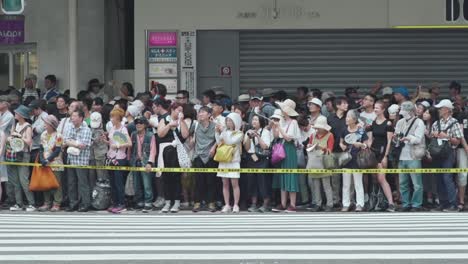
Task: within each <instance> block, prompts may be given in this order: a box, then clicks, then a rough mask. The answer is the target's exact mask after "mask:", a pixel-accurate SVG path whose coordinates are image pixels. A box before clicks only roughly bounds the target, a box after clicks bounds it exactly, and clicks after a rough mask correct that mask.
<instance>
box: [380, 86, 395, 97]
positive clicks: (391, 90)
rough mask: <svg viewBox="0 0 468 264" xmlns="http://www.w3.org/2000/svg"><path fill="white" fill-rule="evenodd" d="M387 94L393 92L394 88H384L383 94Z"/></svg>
mask: <svg viewBox="0 0 468 264" xmlns="http://www.w3.org/2000/svg"><path fill="white" fill-rule="evenodd" d="M386 94H393V88H392V87H390V86H387V87H385V88H383V89H382V95H386Z"/></svg>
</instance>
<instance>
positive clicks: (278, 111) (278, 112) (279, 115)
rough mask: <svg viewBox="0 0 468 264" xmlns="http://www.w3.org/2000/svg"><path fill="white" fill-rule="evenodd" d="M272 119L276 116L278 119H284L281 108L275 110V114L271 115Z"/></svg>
mask: <svg viewBox="0 0 468 264" xmlns="http://www.w3.org/2000/svg"><path fill="white" fill-rule="evenodd" d="M270 118H271V119H273V118H276V119H279V120H281V119H283V112H281V109H276V110H275V111H274V112H273V115H272V116H270Z"/></svg>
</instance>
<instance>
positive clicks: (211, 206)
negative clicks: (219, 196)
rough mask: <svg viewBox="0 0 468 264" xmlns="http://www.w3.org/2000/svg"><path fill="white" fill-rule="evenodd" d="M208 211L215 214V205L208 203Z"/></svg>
mask: <svg viewBox="0 0 468 264" xmlns="http://www.w3.org/2000/svg"><path fill="white" fill-rule="evenodd" d="M208 210H209V211H210V212H212V213H214V212H216V205H215V203H209V204H208Z"/></svg>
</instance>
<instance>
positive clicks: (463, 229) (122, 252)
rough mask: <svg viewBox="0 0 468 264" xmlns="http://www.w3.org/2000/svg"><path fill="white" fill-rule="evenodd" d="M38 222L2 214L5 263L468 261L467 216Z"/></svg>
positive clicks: (1, 258)
mask: <svg viewBox="0 0 468 264" xmlns="http://www.w3.org/2000/svg"><path fill="white" fill-rule="evenodd" d="M35 216H36V215H35V214H0V262H2V263H4V262H5V263H11V262H14V261H21V262H25V263H38V262H41V261H44V262H51V261H57V262H60V263H65V262H84V261H90V263H99V262H106V263H112V262H119V263H122V261H123V262H128V263H130V262H136V261H138V260H142V261H145V263H154V262H156V261H159V262H161V261H162V263H164V261H171V260H172V261H174V260H175V261H178V262H181V261H183V263H205V262H207V261H211V263H223V262H225V261H227V260H236V261H238V260H258V261H262V260H274V261H284V262H288V261H290V260H291V261H292V260H295V261H303V262H307V263H309V262H311V261H313V260H324V261H333V260H336V261H349V260H356V261H357V262H359V261H361V260H372V261H374V262H376V261H377V262H378V261H379V260H389V261H390V260H393V261H401V260H410V261H411V260H428V261H429V260H431V261H436V262H437V261H438V262H440V261H447V260H448V261H455V260H468V221H467V220H468V214H434V215H433V214H422V215H418V214H395V215H394V214H389V215H379V216H374V215H370V214H355V215H345V214H333V215H328V216H326V217H323V218H322V217H320V215H315V214H301V215H280V216H278V215H274V214H272V215H260V216H258V215H215V216H212V217H206V216H203V217H191V215H189V216H184V215H181V216H172V215H171V216H161V215H154V216H150V217H148V216H145V215H125V216H122V215H119V216H114V215H100V216H98V217H96V216H89V215H74V214H72V215H53V214H45V215H44V216H42V215H41V217H38V218H37V219H38V220H40V221H34V220H35V219H36V217H35ZM208 216H209V215H208ZM298 216H299V217H298ZM344 216H346V217H344ZM296 217H298V218H296ZM266 262H268V261H266ZM256 263H258V262H256ZM392 263H393V262H392Z"/></svg>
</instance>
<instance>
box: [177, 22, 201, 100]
mask: <svg viewBox="0 0 468 264" xmlns="http://www.w3.org/2000/svg"><path fill="white" fill-rule="evenodd" d="M179 39H180V55H181V61H180V89H181V90H187V91H188V92H189V94H190V98H195V97H196V95H197V75H196V73H197V71H196V67H197V61H196V54H197V47H196V44H197V35H196V31H182V32H180V36H179Z"/></svg>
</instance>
